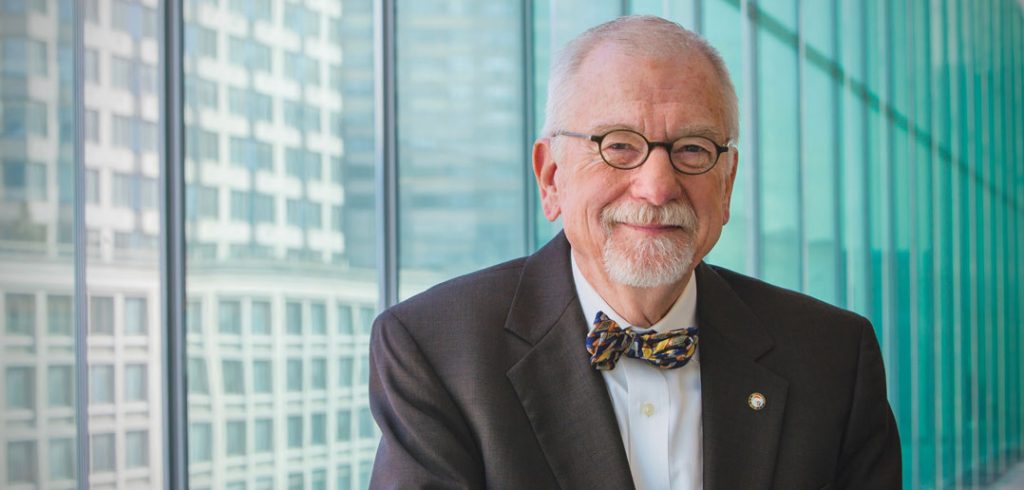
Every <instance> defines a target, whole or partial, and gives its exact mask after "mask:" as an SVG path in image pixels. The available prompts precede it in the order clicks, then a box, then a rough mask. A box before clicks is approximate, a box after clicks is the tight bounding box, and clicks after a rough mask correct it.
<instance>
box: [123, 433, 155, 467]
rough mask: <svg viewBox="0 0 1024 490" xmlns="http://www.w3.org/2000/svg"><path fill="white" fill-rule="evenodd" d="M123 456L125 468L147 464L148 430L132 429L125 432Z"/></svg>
mask: <svg viewBox="0 0 1024 490" xmlns="http://www.w3.org/2000/svg"><path fill="white" fill-rule="evenodd" d="M124 457H125V458H124V459H125V462H124V465H125V467H126V468H129V469H131V468H145V467H148V466H149V432H148V431H145V430H133V431H128V432H126V433H125V435H124Z"/></svg>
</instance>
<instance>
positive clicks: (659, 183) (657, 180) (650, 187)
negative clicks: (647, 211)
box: [631, 146, 682, 206]
mask: <svg viewBox="0 0 1024 490" xmlns="http://www.w3.org/2000/svg"><path fill="white" fill-rule="evenodd" d="M631 172H632V173H633V175H631V177H632V182H631V184H632V186H631V188H632V193H633V197H634V198H636V199H640V200H643V201H646V202H648V203H650V204H652V205H655V206H661V205H663V204H665V203H667V202H670V201H672V200H675V199H678V198H680V197H681V195H682V186H681V185H680V182H679V176H680V175H681V174H679V173H678V172H676V171H675V169H674V168H672V161H671V159H670V158H669V154H668V150H667V149H665V148H664V147H660V146H659V147H656V148H651V153H650V154H649V155H647V161H645V162H644V164H643V165H641V166H639V167H637V168H635V169H633V170H631Z"/></svg>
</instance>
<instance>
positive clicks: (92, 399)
mask: <svg viewBox="0 0 1024 490" xmlns="http://www.w3.org/2000/svg"><path fill="white" fill-rule="evenodd" d="M89 403H91V404H93V405H103V404H109V403H114V366H111V365H109V364H98V365H95V366H91V367H90V368H89Z"/></svg>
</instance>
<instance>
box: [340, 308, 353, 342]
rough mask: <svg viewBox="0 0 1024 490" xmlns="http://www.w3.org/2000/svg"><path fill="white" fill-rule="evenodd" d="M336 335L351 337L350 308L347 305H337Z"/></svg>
mask: <svg viewBox="0 0 1024 490" xmlns="http://www.w3.org/2000/svg"><path fill="white" fill-rule="evenodd" d="M337 322H338V333H339V334H341V335H352V333H353V331H352V308H351V307H350V306H348V305H338V318H337Z"/></svg>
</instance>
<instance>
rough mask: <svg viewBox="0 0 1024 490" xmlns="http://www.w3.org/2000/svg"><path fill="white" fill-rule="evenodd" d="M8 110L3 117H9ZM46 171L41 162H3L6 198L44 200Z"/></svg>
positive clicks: (13, 199)
mask: <svg viewBox="0 0 1024 490" xmlns="http://www.w3.org/2000/svg"><path fill="white" fill-rule="evenodd" d="M9 112H11V111H5V112H4V113H3V117H4V118H7V117H9V116H10V114H9ZM15 115H17V114H15ZM18 124H20V122H19V123H18ZM46 173H47V172H46V165H45V164H43V163H39V162H25V161H20V160H8V161H6V162H4V164H3V187H4V196H5V198H6V200H8V201H45V200H46V196H47V194H48V193H47V182H46V179H47V178H46Z"/></svg>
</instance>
